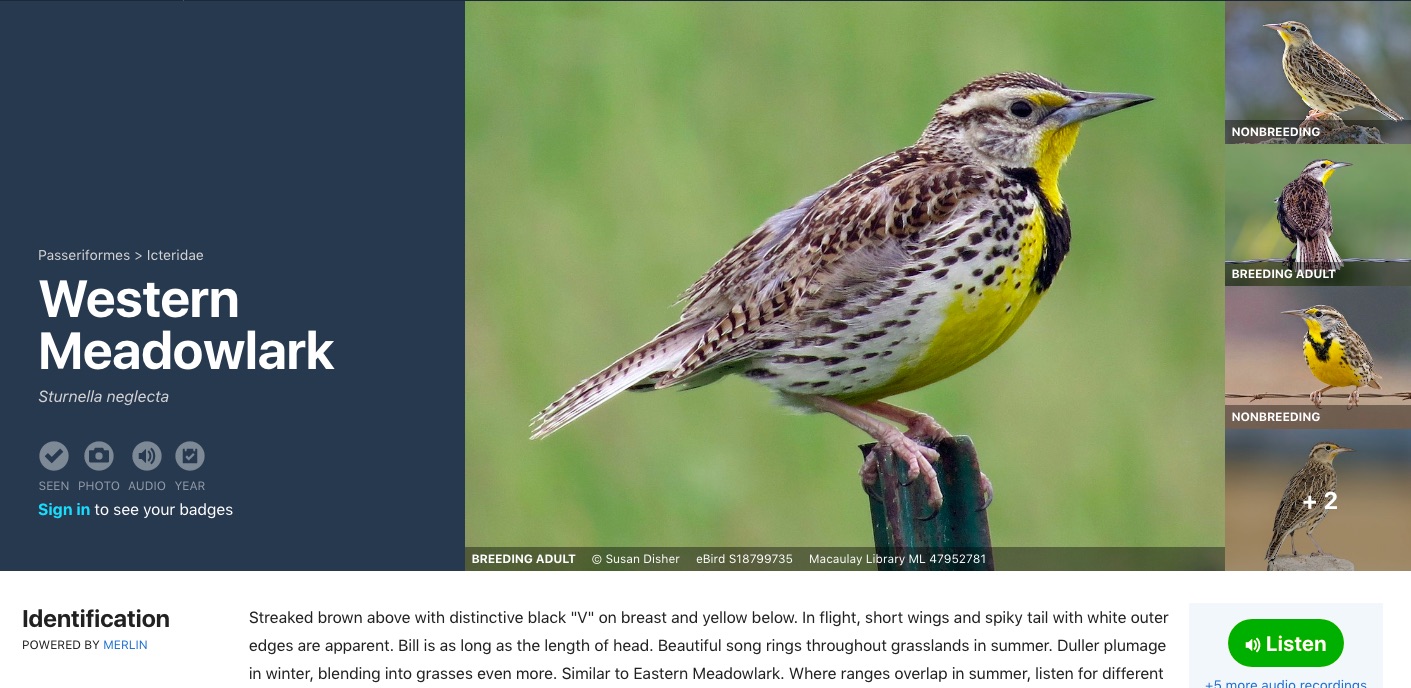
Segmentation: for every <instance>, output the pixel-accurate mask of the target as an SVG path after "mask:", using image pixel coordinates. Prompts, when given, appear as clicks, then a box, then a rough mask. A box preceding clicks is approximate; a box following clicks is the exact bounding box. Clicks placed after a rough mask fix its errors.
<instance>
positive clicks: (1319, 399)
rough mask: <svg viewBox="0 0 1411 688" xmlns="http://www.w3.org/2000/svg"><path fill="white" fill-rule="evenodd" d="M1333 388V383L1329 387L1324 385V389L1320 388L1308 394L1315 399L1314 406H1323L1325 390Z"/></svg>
mask: <svg viewBox="0 0 1411 688" xmlns="http://www.w3.org/2000/svg"><path fill="white" fill-rule="evenodd" d="M1332 388H1333V386H1332V385H1328V386H1327V387H1324V388H1322V389H1320V390H1318V391H1316V392H1314V393H1312V394H1310V395H1308V398H1309V399H1311V400H1313V406H1314V408H1323V392H1326V391H1328V390H1330V389H1332Z"/></svg>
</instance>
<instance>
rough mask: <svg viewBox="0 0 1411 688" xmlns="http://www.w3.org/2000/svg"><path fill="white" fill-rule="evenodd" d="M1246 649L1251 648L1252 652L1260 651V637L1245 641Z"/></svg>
mask: <svg viewBox="0 0 1411 688" xmlns="http://www.w3.org/2000/svg"><path fill="white" fill-rule="evenodd" d="M1244 649H1246V650H1249V651H1250V652H1258V651H1259V639H1258V638H1250V639H1249V640H1246V641H1244Z"/></svg>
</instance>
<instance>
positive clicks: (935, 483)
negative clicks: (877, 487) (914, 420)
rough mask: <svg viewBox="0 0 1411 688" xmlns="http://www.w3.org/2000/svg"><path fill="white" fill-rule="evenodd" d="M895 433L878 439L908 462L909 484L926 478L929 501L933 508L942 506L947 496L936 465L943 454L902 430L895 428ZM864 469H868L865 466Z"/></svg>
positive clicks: (907, 476)
mask: <svg viewBox="0 0 1411 688" xmlns="http://www.w3.org/2000/svg"><path fill="white" fill-rule="evenodd" d="M893 433H894V434H889V436H888V437H879V438H877V441H878V442H879V443H881V444H885V445H887V447H888V448H889V449H891V450H892V454H893V455H895V456H896V457H897V458H899V459H901V460H902V461H903V462H905V463H906V479H907V484H910V481H912V480H916V479H917V478H921V479H922V480H924V481H925V484H926V494H927V501H929V502H930V504H931V507H932V508H934V509H939V508H941V504H942V503H943V502H944V501H945V496H944V495H943V494H941V481H940V477H939V476H938V475H937V474H936V466H935V464H936V463H937V462H938V461H940V460H941V455H940V454H939V453H937V452H936V450H935V449H932V448H930V447H927V446H924V445H922V444H921V443H920V442H917V441H916V440H914V439H912V438H910V437H908V436H906V435H903V434H902V433H901V432H900V431H897V430H895V429H893ZM884 434H888V433H884ZM864 470H866V467H865V466H864ZM874 479H875V477H874Z"/></svg>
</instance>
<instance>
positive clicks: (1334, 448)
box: [1264, 442, 1355, 566]
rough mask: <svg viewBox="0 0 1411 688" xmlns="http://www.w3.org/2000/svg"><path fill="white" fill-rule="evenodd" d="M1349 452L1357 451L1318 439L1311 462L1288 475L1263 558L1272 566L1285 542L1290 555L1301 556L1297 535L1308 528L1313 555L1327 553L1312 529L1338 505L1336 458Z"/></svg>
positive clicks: (1309, 458) (1311, 455)
mask: <svg viewBox="0 0 1411 688" xmlns="http://www.w3.org/2000/svg"><path fill="white" fill-rule="evenodd" d="M1350 451H1355V450H1354V449H1352V448H1351V447H1339V446H1338V445H1336V444H1333V443H1332V442H1319V443H1317V444H1315V445H1313V449H1312V451H1310V452H1308V463H1306V464H1304V465H1303V467H1302V468H1300V469H1298V472H1297V473H1294V474H1293V477H1292V478H1289V484H1288V487H1286V488H1284V496H1283V497H1282V498H1280V499H1279V508H1278V509H1277V510H1276V511H1275V512H1274V534H1273V537H1271V538H1270V539H1269V549H1267V550H1265V552H1264V561H1266V562H1268V565H1269V566H1273V565H1274V559H1275V558H1277V557H1278V556H1279V552H1280V551H1281V550H1283V548H1284V543H1285V542H1287V543H1288V546H1289V552H1290V553H1291V556H1294V557H1297V556H1298V543H1297V542H1295V541H1294V535H1295V534H1297V533H1298V532H1299V531H1301V530H1305V529H1306V531H1307V532H1306V534H1307V536H1308V540H1309V541H1310V542H1312V543H1313V547H1314V552H1313V554H1314V555H1315V556H1316V555H1322V554H1325V552H1323V547H1322V545H1319V544H1318V541H1317V540H1316V539H1314V538H1313V531H1314V530H1317V529H1318V524H1319V523H1322V522H1323V519H1325V518H1327V517H1328V514H1329V513H1331V512H1332V511H1333V510H1334V509H1336V508H1337V489H1338V477H1337V471H1336V470H1335V469H1334V468H1333V460H1334V459H1336V458H1337V457H1338V456H1339V455H1341V454H1345V453H1347V452H1350ZM1330 507H1331V508H1330ZM1304 551H1305V552H1307V550H1306V549H1305V550H1304Z"/></svg>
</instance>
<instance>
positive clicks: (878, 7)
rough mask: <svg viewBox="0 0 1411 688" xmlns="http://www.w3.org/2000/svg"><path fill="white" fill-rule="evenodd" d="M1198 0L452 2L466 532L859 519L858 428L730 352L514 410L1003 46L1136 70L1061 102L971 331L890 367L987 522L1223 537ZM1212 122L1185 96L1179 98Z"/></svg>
mask: <svg viewBox="0 0 1411 688" xmlns="http://www.w3.org/2000/svg"><path fill="white" fill-rule="evenodd" d="M1221 19H1222V12H1221V5H1220V4H1219V3H1205V4H1159V3H1130V4H1127V3H1103V4H1101V5H1100V6H1099V5H1094V6H1091V7H1083V6H1078V5H1075V4H1072V3H1062V4H1059V3H1044V4H1035V5H1022V4H994V5H991V4H985V5H980V4H945V5H911V4H889V3H866V4H825V5H795V4H763V5H755V4H748V5H746V4H729V3H711V4H690V5H651V4H637V3H632V4H572V5H568V4H523V5H520V4H514V5H509V4H494V3H474V4H471V5H468V6H467V8H466V15H465V22H466V72H465V73H466V89H465V97H466V129H465V152H466V170H465V180H466V182H465V183H466V256H465V259H466V313H465V320H466V478H465V479H466V486H465V488H466V541H467V544H468V545H474V546H496V545H500V546H511V545H516V546H524V545H532V546H552V545H561V546H595V545H596V546H612V545H616V546H668V545H681V546H790V545H796V546H868V545H870V544H871V541H872V539H871V533H870V526H869V522H868V516H867V503H866V497H865V496H864V495H863V493H862V490H861V488H860V487H859V485H858V479H857V475H856V469H857V466H858V464H859V462H860V458H861V457H860V454H859V453H858V451H857V449H856V446H857V445H858V444H860V443H862V442H864V441H866V440H867V437H866V436H865V435H863V434H862V433H860V432H858V431H857V430H856V429H854V428H852V427H851V426H849V425H847V424H846V423H844V422H843V421H841V420H838V419H836V418H833V417H831V416H821V415H814V416H793V415H790V414H788V413H786V412H784V411H783V410H781V409H779V408H778V407H776V406H775V405H774V404H773V402H772V401H771V395H770V393H769V392H768V391H767V390H765V389H763V388H761V387H758V386H756V385H753V384H751V383H749V382H748V381H745V380H742V379H738V378H731V379H726V380H724V381H722V382H719V383H717V384H714V385H711V386H709V387H707V388H704V389H700V390H695V391H690V392H685V393H679V392H673V391H665V392H656V393H651V394H632V395H622V396H620V397H618V398H617V399H614V400H612V401H611V402H609V403H608V404H606V405H605V406H603V407H600V408H599V409H597V410H595V411H594V412H593V413H591V414H589V415H588V416H586V417H584V418H582V419H580V420H579V421H577V422H575V423H574V424H572V425H570V426H569V427H567V428H565V429H564V430H561V431H560V432H558V433H557V434H555V435H553V436H552V437H549V438H547V439H545V440H541V441H536V442H530V441H529V439H528V434H529V419H530V418H531V417H532V416H533V415H534V414H535V413H536V412H537V411H538V410H539V409H540V408H542V407H543V406H545V405H547V404H548V403H549V402H551V401H553V400H554V399H555V398H556V397H557V396H558V395H559V394H561V393H562V392H563V391H565V390H566V389H567V388H568V387H569V386H571V385H572V384H573V383H575V382H577V381H578V380H580V379H582V378H583V377H586V376H587V375H590V374H592V373H593V372H596V371H597V370H599V369H600V368H602V367H603V366H605V365H607V364H608V363H611V362H612V361H613V360H614V359H616V358H617V357H618V356H620V355H622V354H624V353H626V352H628V351H630V350H631V349H632V348H634V347H635V346H637V345H638V344H640V343H641V342H643V341H645V340H646V339H647V338H649V337H650V336H652V335H653V334H655V333H656V332H657V331H659V330H660V329H662V328H663V327H665V326H666V325H668V324H670V323H672V322H674V321H675V319H676V317H677V315H678V313H679V310H678V309H676V308H674V307H673V306H672V302H673V301H674V299H675V297H676V295H677V294H679V293H680V292H681V291H682V290H683V289H684V288H685V287H687V286H688V285H689V284H690V283H691V282H692V281H693V280H694V279H695V278H696V277H697V276H698V275H699V274H700V273H701V272H703V271H704V270H706V269H707V268H708V267H710V265H711V264H712V263H713V262H714V261H715V260H716V259H717V258H719V257H720V256H721V255H723V254H724V253H725V252H726V251H727V250H728V249H729V248H730V247H731V246H732V245H734V244H735V243H736V242H737V241H739V240H740V239H742V238H744V237H745V236H746V235H747V234H748V233H749V232H750V231H751V230H753V229H754V228H755V227H756V226H758V225H759V223H761V222H762V221H763V220H764V219H765V218H767V217H769V216H770V215H771V214H772V213H774V212H776V211H778V210H780V209H782V208H784V207H786V206H788V205H790V204H792V203H794V202H795V201H796V200H797V199H799V198H802V197H804V196H806V195H808V194H810V193H813V192H814V191H816V190H818V189H820V188H822V187H824V186H827V185H828V184H831V183H832V182H834V181H836V180H838V179H839V178H841V177H843V176H844V175H846V174H847V173H849V172H851V171H852V170H853V169H855V168H857V167H858V166H860V165H861V164H863V163H865V162H866V161H868V160H871V159H873V158H875V157H877V156H879V155H882V154H885V153H887V152H890V151H892V150H895V149H897V148H900V147H903V146H906V145H909V144H910V143H912V142H914V141H915V140H916V138H917V137H918V136H919V135H920V133H921V130H922V128H923V127H924V126H925V125H926V123H927V122H928V121H929V119H930V116H931V114H932V112H934V110H935V108H936V106H937V104H938V103H939V102H940V101H941V100H943V99H944V98H945V97H946V96H948V95H949V94H950V93H951V92H953V91H955V90H956V89H958V88H960V87H961V86H963V85H965V84H966V83H967V82H969V81H971V80H973V79H975V78H978V77H980V76H983V75H986V74H991V73H995V72H1000V71H1006V70H1015V69H1023V70H1029V71H1035V72H1039V73H1042V74H1045V75H1047V76H1050V77H1053V78H1056V79H1058V80H1060V81H1063V82H1065V83H1067V84H1068V85H1069V86H1072V87H1075V88H1082V89H1090V90H1110V91H1134V92H1140V93H1146V94H1149V95H1152V96H1155V98H1156V101H1155V102H1154V103H1151V104H1147V105H1142V106H1140V107H1138V108H1134V109H1132V110H1128V111H1123V112H1120V113H1116V114H1113V115H1111V116H1108V117H1103V118H1101V119H1099V120H1097V121H1094V122H1091V123H1089V124H1087V125H1085V126H1084V134H1083V135H1082V137H1081V138H1080V140H1079V143H1078V146H1077V149H1076V151H1075V153H1074V155H1073V157H1072V159H1071V160H1070V161H1069V164H1068V166H1067V167H1066V168H1065V171H1064V178H1063V184H1062V186H1063V193H1064V198H1065V200H1066V201H1067V203H1068V205H1069V207H1070V211H1071V214H1072V219H1073V229H1074V239H1073V250H1072V253H1070V254H1069V256H1068V259H1067V261H1066V262H1065V264H1064V266H1063V271H1062V273H1061V274H1060V275H1059V277H1058V279H1057V282H1056V284H1055V288H1054V289H1053V291H1052V292H1051V293H1050V294H1049V295H1048V296H1047V297H1046V298H1045V302H1044V304H1043V305H1042V306H1040V307H1039V308H1038V309H1037V311H1036V312H1035V314H1034V315H1033V316H1032V317H1031V318H1030V320H1029V322H1028V324H1027V325H1026V326H1025V327H1024V328H1023V330H1022V331H1021V332H1019V333H1018V334H1017V335H1016V336H1015V337H1014V338H1013V339H1012V340H1011V341H1010V342H1009V343H1008V344H1007V345H1006V346H1004V347H1003V348H1001V349H1000V350H999V351H997V352H996V353H995V354H993V355H991V356H990V357H989V358H988V359H987V360H985V361H983V362H981V363H980V364H978V365H976V366H974V367H973V368H971V369H969V370H967V371H965V372H962V373H960V374H958V375H956V376H955V377H953V378H951V379H949V380H945V381H943V382H941V383H938V384H935V385H932V386H931V387H929V388H926V389H924V390H918V391H916V392H912V393H909V394H906V395H902V396H899V397H895V398H893V401H895V402H897V403H899V404H902V405H905V406H909V407H912V408H917V409H921V410H924V411H927V412H929V413H931V414H933V415H934V416H935V417H936V418H937V419H938V420H940V421H941V422H942V423H943V424H945V425H946V426H947V427H948V428H950V429H951V430H953V431H955V432H957V433H963V434H969V435H971V436H972V437H973V438H974V440H975V442H976V445H977V446H978V448H979V450H980V453H981V458H982V462H983V464H984V467H985V470H986V472H987V473H988V474H989V476H990V478H991V479H992V480H993V481H994V484H995V486H996V490H997V495H998V496H997V499H996V502H995V504H994V506H993V507H992V508H991V511H990V524H991V528H992V533H993V537H994V542H995V544H996V545H998V546H1067V545H1074V546H1077V545H1082V546H1219V545H1220V544H1222V542H1223V530H1224V526H1223V509H1222V506H1223V503H1224V494H1223V490H1222V484H1223V483H1222V476H1223V456H1222V446H1223V442H1222V439H1223V437H1222V434H1221V428H1220V425H1219V423H1216V422H1213V421H1212V419H1213V418H1218V417H1219V413H1220V409H1221V401H1220V399H1221V398H1220V389H1221V375H1220V371H1221V367H1222V366H1221V365H1220V362H1221V355H1222V343H1221V336H1220V323H1221V314H1222V290H1221V283H1222V278H1221V272H1220V262H1219V259H1218V256H1219V255H1220V254H1221V200H1222V198H1221V197H1222V181H1221V172H1220V170H1221V164H1222V161H1223V152H1222V148H1223V145H1222V142H1221V139H1220V137H1219V135H1218V134H1215V133H1213V132H1214V129H1213V128H1212V127H1213V124H1214V123H1216V122H1218V121H1220V119H1221V114H1222V97H1221V86H1220V83H1221V81H1220V77H1219V75H1220V73H1221V43H1220V40H1221V39H1220V36H1221ZM1207 124H1209V126H1206V125H1207Z"/></svg>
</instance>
